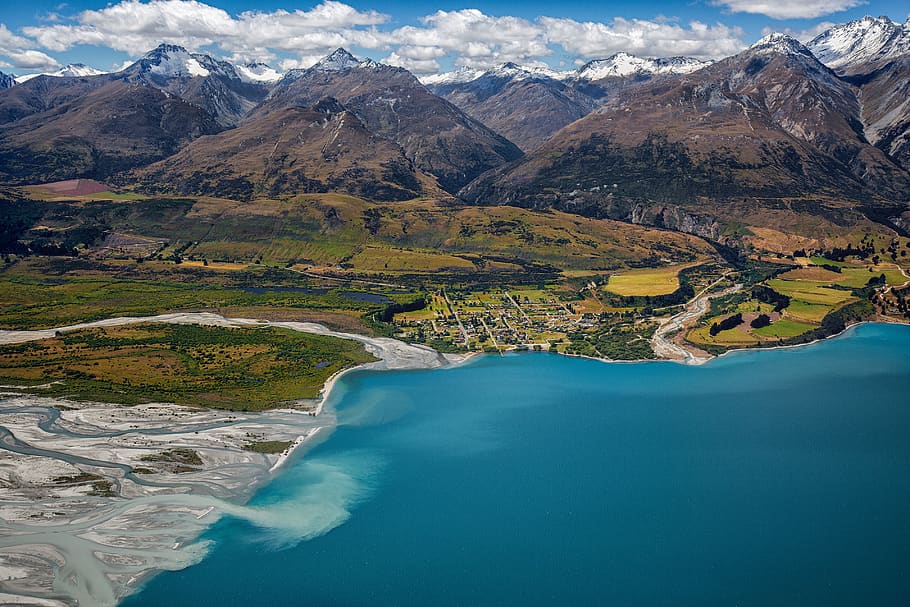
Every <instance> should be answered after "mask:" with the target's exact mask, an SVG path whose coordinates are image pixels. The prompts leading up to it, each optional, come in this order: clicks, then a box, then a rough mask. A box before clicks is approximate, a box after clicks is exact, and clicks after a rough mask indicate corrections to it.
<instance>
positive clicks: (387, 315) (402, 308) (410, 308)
mask: <svg viewBox="0 0 910 607" xmlns="http://www.w3.org/2000/svg"><path fill="white" fill-rule="evenodd" d="M427 303H428V302H427V299H426V297H419V298H417V299H415V300H414V301H409V302H406V303H392V304H389V305H387V306H386V307H385V308H383V309H382V310H380V311H379V312H377V313H376V320H378V321H379V322H392V319H394V318H395V315H396V314H401V313H403V312H416V311H417V310H423V309H424V308H426V307H427Z"/></svg>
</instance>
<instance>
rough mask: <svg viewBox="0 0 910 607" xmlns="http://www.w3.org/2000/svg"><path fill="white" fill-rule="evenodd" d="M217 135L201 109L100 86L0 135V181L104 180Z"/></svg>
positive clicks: (120, 85) (148, 92) (160, 95)
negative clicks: (207, 135) (201, 137)
mask: <svg viewBox="0 0 910 607" xmlns="http://www.w3.org/2000/svg"><path fill="white" fill-rule="evenodd" d="M47 78H48V77H47V76H41V77H39V78H36V79H34V80H30V81H29V82H27V83H25V84H24V85H20V86H17V87H15V88H13V89H9V90H10V91H16V90H17V89H25V87H26V86H28V85H30V84H31V83H33V82H36V81H37V84H39V85H40V84H41V81H43V80H45V79H47ZM57 80H63V79H57ZM76 84H77V85H78V83H76ZM67 90H69V89H67ZM57 92H58V93H59V92H60V91H57ZM57 98H58V99H59V98H60V95H58V96H57ZM218 130H220V127H219V126H218V124H217V123H216V122H215V121H214V119H213V118H212V117H211V116H210V115H209V114H208V113H207V112H205V110H203V109H202V108H200V107H198V106H195V105H192V104H190V103H187V102H186V101H184V100H182V99H180V98H178V97H175V96H173V95H169V94H167V93H165V92H164V91H161V90H159V89H156V88H153V87H150V86H146V85H143V84H130V83H127V82H122V81H115V82H108V83H106V84H104V85H103V86H100V87H92V88H91V89H90V90H89V91H88V92H85V93H84V94H81V95H79V96H78V97H75V98H73V99H70V100H66V101H61V102H59V103H57V104H55V105H54V106H53V107H51V108H50V109H47V110H45V111H43V112H38V113H33V114H32V115H29V116H26V117H24V118H21V119H19V120H17V121H15V122H13V123H12V124H9V125H7V126H5V127H3V128H2V129H0V181H2V182H3V183H6V184H17V183H40V182H47V181H57V180H62V179H69V178H72V177H76V176H78V177H92V178H96V179H105V178H107V177H109V176H111V175H113V174H115V173H118V172H120V171H123V170H126V169H130V168H133V167H136V166H141V165H144V164H148V163H150V162H154V161H156V160H159V159H161V158H164V157H166V156H169V155H171V154H173V153H175V152H176V151H178V150H179V149H180V148H181V147H182V146H183V145H185V144H186V143H188V142H189V141H190V140H191V139H193V138H195V137H198V136H200V135H204V134H208V133H214V132H217V131H218Z"/></svg>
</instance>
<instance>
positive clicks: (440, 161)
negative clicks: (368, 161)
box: [247, 49, 521, 192]
mask: <svg viewBox="0 0 910 607" xmlns="http://www.w3.org/2000/svg"><path fill="white" fill-rule="evenodd" d="M325 97H332V98H335V99H337V100H338V101H339V102H340V103H341V104H342V105H344V107H346V108H348V109H349V110H350V111H351V112H353V113H354V114H355V115H356V116H357V117H358V118H359V119H360V120H361V122H363V124H364V126H366V128H367V129H369V130H370V131H371V132H373V133H375V134H377V135H379V136H381V137H385V138H387V139H389V140H390V141H392V142H394V143H396V144H397V145H398V146H399V147H401V149H402V150H403V151H404V153H405V156H406V157H407V158H408V159H410V160H411V161H412V162H413V163H414V166H415V167H417V168H418V169H419V170H421V171H423V172H425V173H428V174H430V175H433V176H435V177H436V178H437V179H438V181H439V184H440V185H441V186H442V187H443V189H445V190H446V191H449V192H455V191H457V190H458V189H459V188H461V187H462V186H464V185H465V184H467V183H468V182H470V181H471V180H472V179H474V178H476V177H477V176H479V175H480V174H482V173H484V172H486V171H487V170H489V169H491V168H493V167H496V166H499V165H501V164H503V163H505V162H508V161H511V160H514V159H516V158H518V157H519V156H521V150H519V149H518V148H517V147H516V146H515V144H513V143H512V142H510V141H509V140H507V139H505V138H504V137H502V136H501V135H498V134H497V133H495V132H493V130H491V129H490V128H489V127H487V126H484V125H483V124H481V123H480V122H478V121H477V120H474V119H473V118H471V117H469V116H468V115H466V114H465V113H464V112H463V111H461V110H459V109H458V108H457V107H455V106H454V105H452V104H451V103H449V102H447V101H445V100H444V99H442V98H440V97H437V96H436V95H434V94H432V93H431V92H430V91H429V90H427V89H426V87H424V86H423V85H422V84H421V83H420V82H419V81H418V80H417V78H415V77H414V75H413V74H411V73H410V72H408V71H407V70H405V69H402V68H398V67H392V66H388V65H383V64H379V63H376V62H374V61H370V60H367V61H360V60H358V59H356V58H355V57H353V56H352V55H351V54H350V53H348V52H347V51H345V50H343V49H338V50H337V51H335V52H334V53H332V54H331V55H329V56H328V57H326V58H325V59H323V60H322V61H320V62H319V63H317V64H316V65H314V66H313V67H311V68H309V69H306V70H292V71H290V72H288V73H287V74H286V75H285V77H284V78H283V79H282V80H281V81H280V82H278V84H276V85H275V88H274V89H273V90H272V92H271V93H270V94H269V97H268V99H266V100H265V101H264V102H263V103H262V104H261V105H260V106H259V107H258V108H256V110H255V111H254V112H252V114H251V115H250V116H249V117H248V118H247V120H253V119H256V118H258V117H260V116H262V115H265V114H268V113H270V112H274V111H276V110H280V109H284V108H287V107H293V106H309V105H313V104H314V103H317V102H318V101H319V100H320V99H323V98H325Z"/></svg>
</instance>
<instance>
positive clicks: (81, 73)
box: [16, 63, 108, 84]
mask: <svg viewBox="0 0 910 607" xmlns="http://www.w3.org/2000/svg"><path fill="white" fill-rule="evenodd" d="M107 73H108V72H105V71H103V70H98V69H95V68H93V67H89V66H87V65H85V64H84V63H71V64H69V65H65V66H63V67H62V68H60V69H59V70H57V71H54V72H42V73H40V74H25V75H24V76H17V77H16V82H17V83H19V84H21V83H23V82H27V81H29V80H31V79H32V78H37V77H38V76H54V77H55V78H82V77H85V76H100V75H101V74H107Z"/></svg>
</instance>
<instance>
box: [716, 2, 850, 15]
mask: <svg viewBox="0 0 910 607" xmlns="http://www.w3.org/2000/svg"><path fill="white" fill-rule="evenodd" d="M712 4H713V5H714V6H723V7H726V8H728V9H729V10H730V11H731V12H734V13H751V14H753V15H765V16H767V17H772V18H773V19H813V18H815V17H821V16H823V15H830V14H832V13H837V12H840V11H844V10H847V9H848V8H854V7H856V6H860V5H861V4H865V0H761V1H759V2H755V1H753V0H716V1H714V2H712Z"/></svg>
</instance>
